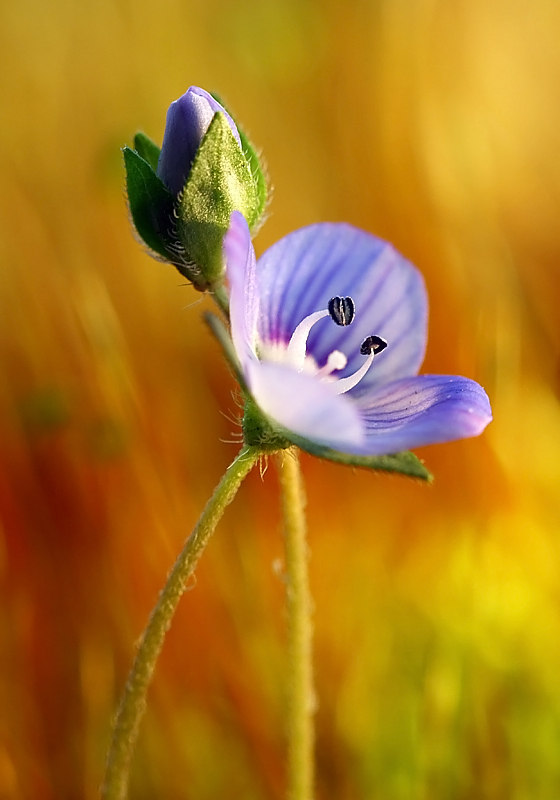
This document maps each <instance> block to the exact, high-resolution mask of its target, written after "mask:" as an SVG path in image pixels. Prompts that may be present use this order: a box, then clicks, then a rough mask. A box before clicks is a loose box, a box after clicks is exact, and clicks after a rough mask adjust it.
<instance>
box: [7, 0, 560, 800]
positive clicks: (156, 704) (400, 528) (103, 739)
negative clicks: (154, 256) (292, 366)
mask: <svg viewBox="0 0 560 800" xmlns="http://www.w3.org/2000/svg"><path fill="white" fill-rule="evenodd" d="M559 33H560V6H559V5H558V3H557V2H556V0H508V2H505V0H494V2H491V3H489V2H486V0H468V1H467V0H454V1H453V2H445V1H444V0H440V2H437V0H349V2H341V0H159V2H158V3H157V4H156V6H154V5H153V4H150V3H148V2H145V0H137V2H135V3H132V2H129V1H128V0H85V1H84V2H82V3H80V4H77V3H73V2H70V0H47V2H44V0H18V1H17V2H16V0H6V1H5V2H4V3H3V4H2V7H1V10H0V67H1V70H2V76H3V77H2V82H1V85H0V120H1V126H0V146H1V153H2V161H3V164H2V169H1V170H0V172H1V177H0V183H1V187H2V188H1V194H0V353H1V367H0V369H1V372H0V436H1V450H0V518H1V527H0V576H1V578H0V580H1V603H0V798H1V800H51V798H52V800H54V798H57V800H62V799H65V800H74V799H76V800H79V799H81V798H84V800H94V798H96V797H97V791H98V786H99V784H100V782H101V777H102V772H103V762H104V753H105V750H106V747H107V744H108V741H109V735H110V721H111V717H112V714H113V711H114V709H115V707H116V703H117V700H118V697H119V695H120V692H121V690H122V688H123V685H124V681H125V678H126V674H127V671H128V668H129V666H130V663H131V659H132V656H133V653H134V644H135V642H136V640H137V638H138V636H139V635H140V632H141V630H142V628H143V626H144V623H145V621H146V618H147V615H148V613H149V610H150V608H151V607H152V605H153V603H154V601H155V599H156V597H157V593H158V591H159V589H160V588H161V586H162V584H163V581H164V579H165V576H166V574H167V571H168V569H169V568H170V566H171V564H172V562H173V560H174V558H175V556H176V554H177V553H178V551H179V549H180V546H181V544H182V541H183V539H184V538H185V537H186V535H187V534H188V533H189V531H190V529H191V528H192V526H193V525H194V523H195V521H196V519H197V517H198V514H199V513H200V511H201V509H202V507H203V505H204V503H205V502H206V499H207V498H208V496H209V495H210V493H211V491H212V490H213V488H214V486H215V484H216V483H217V481H218V479H219V477H220V476H221V474H222V473H223V471H224V469H225V467H226V466H227V464H228V463H229V462H230V461H231V460H232V459H233V457H234V455H235V453H236V452H237V445H236V444H234V443H231V442H232V440H235V439H236V434H237V433H238V432H239V427H238V423H237V422H236V418H237V417H238V415H239V408H238V405H237V403H236V398H235V391H234V390H235V386H234V382H233V380H232V378H231V376H230V374H229V372H228V369H227V367H226V366H225V365H224V363H223V360H222V357H221V354H220V352H219V348H218V346H217V344H216V343H215V342H214V341H213V340H212V338H211V336H210V334H209V332H208V331H207V329H206V328H205V326H204V324H203V323H202V321H201V313H202V311H203V310H204V308H206V307H208V301H207V300H205V299H203V298H202V297H201V296H200V295H198V294H197V293H196V292H194V291H193V290H192V289H191V288H190V287H188V286H185V285H184V281H183V279H182V278H181V276H180V275H179V274H178V273H177V272H176V271H175V270H174V269H173V268H172V267H170V266H166V265H163V264H160V263H157V262H155V261H153V260H151V259H150V258H149V257H148V256H147V255H146V253H145V252H144V251H143V249H142V247H141V246H140V245H139V244H138V243H137V242H136V241H135V240H134V237H133V235H132V232H131V227H130V225H129V221H128V218H127V210H126V203H125V198H124V191H123V189H124V171H123V165H122V158H121V153H120V148H121V146H122V145H124V144H125V143H131V141H132V136H133V134H134V133H135V132H136V131H137V130H138V129H142V130H144V131H145V132H146V133H147V134H148V135H150V136H151V137H152V138H154V139H155V140H156V141H158V142H160V143H161V138H162V135H163V128H164V122H165V113H166V110H167V107H168V105H169V103H170V102H171V101H172V100H174V99H175V98H177V97H178V96H179V95H180V94H182V93H183V92H184V91H185V90H186V89H187V87H188V86H189V85H191V84H197V85H200V86H203V87H205V88H206V89H208V90H211V91H215V92H217V93H219V94H220V95H221V96H222V97H223V98H224V100H225V102H226V104H227V105H228V106H229V107H230V109H231V110H232V112H233V113H234V114H235V116H236V117H237V119H238V120H239V121H240V123H241V124H242V125H243V126H244V127H245V128H246V130H247V131H248V132H249V134H250V135H251V137H252V139H253V141H254V142H255V143H256V144H257V145H258V146H259V147H260V148H262V151H263V153H264V155H265V158H266V160H267V162H268V168H269V173H270V178H271V181H272V183H273V185H274V187H275V194H274V198H273V202H272V205H271V209H270V212H271V213H270V218H269V220H268V222H267V223H266V225H265V227H264V228H263V230H262V232H261V233H260V234H259V236H258V238H257V240H256V243H255V244H256V248H257V251H258V252H262V251H263V250H264V249H265V248H266V247H267V246H268V245H269V244H271V243H272V242H274V241H275V240H277V239H278V238H279V237H280V236H282V235H284V234H285V233H287V232H289V231H291V230H293V229H294V228H297V227H300V226H302V225H306V224H308V223H311V222H315V221H319V220H346V221H348V222H351V223H354V224H355V225H358V226H361V227H363V228H365V229H367V230H368V231H371V232H373V233H375V234H377V235H380V236H382V237H384V238H387V239H389V240H391V241H393V242H394V243H395V244H396V246H397V247H398V248H399V249H400V250H401V251H402V252H403V253H404V254H405V255H406V256H407V257H408V258H410V259H411V260H412V261H413V262H415V263H416V264H417V265H418V266H419V267H420V269H421V270H422V272H423V273H424V275H425V277H426V281H427V284H428V289H429V292H430V302H431V317H430V340H429V347H428V355H427V360H426V363H425V366H424V370H425V371H433V372H442V373H454V374H463V375H466V376H468V377H471V378H474V379H475V380H477V381H479V382H480V383H481V384H483V385H484V386H485V388H486V389H487V391H488V393H489V395H490V398H491V401H492V405H493V409H494V415H495V421H494V422H493V423H492V425H491V426H490V427H489V428H488V429H487V431H486V432H485V433H484V434H483V435H482V436H481V437H480V438H479V439H475V440H469V441H464V442H459V443H452V444H447V445H442V446H436V447H431V448H425V449H424V450H422V451H419V455H420V456H421V457H422V458H423V459H424V460H425V461H426V463H427V465H428V466H429V468H430V469H431V470H432V471H433V472H434V473H435V476H436V481H435V483H434V484H433V486H431V487H426V486H424V485H421V484H416V483H414V482H410V481H407V480H405V479H401V478H398V477H390V476H385V475H376V474H369V473H365V472H359V471H352V470H347V469H344V468H342V467H337V466H335V465H333V464H328V463H325V462H320V461H317V460H313V459H311V458H309V457H304V459H303V467H304V472H305V477H306V481H307V490H308V514H309V528H310V540H311V548H312V558H311V581H312V588H313V592H314V597H315V603H316V610H315V629H316V638H315V656H316V682H317V692H318V712H317V764H318V779H317V780H318V787H317V795H318V798H319V800H331V799H332V800H334V799H335V798H336V800H408V799H409V798H414V800H449V798H457V799H460V800H466V799H467V798H472V799H473V800H474V799H475V798H476V800H480V799H481V798H482V799H486V798H488V800H498V799H499V798H508V800H509V799H510V798H511V799H514V800H518V799H519V800H521V799H522V798H531V800H541V799H544V798H557V797H558V796H560V758H559V743H560V616H559V605H560V552H559V515H560V491H559V479H560V406H559V378H560V372H559V356H560V324H559V319H560V317H559V313H558V306H559V303H560V281H559V265H560V234H559V230H560V228H559V223H558V217H559V210H560V204H559V201H560V161H559V158H558V153H559V151H560V133H559V131H560V125H559V123H560V112H559V110H558V96H559V91H560V50H559V48H558V39H559ZM232 393H233V394H232ZM282 558H283V547H282V535H281V522H280V515H279V503H278V489H277V475H276V471H275V468H274V465H273V464H272V463H271V465H270V468H269V469H268V471H267V472H266V474H265V475H264V477H263V478H261V476H260V475H259V473H258V471H255V473H254V474H252V475H251V476H250V477H249V479H248V480H247V481H246V483H245V485H244V486H243V487H242V489H241V491H240V493H239V495H238V497H237V498H236V500H235V502H234V504H233V506H232V507H231V508H230V509H229V510H228V512H227V514H226V516H225V518H224V520H223V522H222V524H221V525H220V527H219V529H218V531H217V533H216V536H215V537H214V539H213V540H212V542H211V545H210V546H209V548H208V550H207V551H206V553H205V555H204V557H203V560H202V562H201V565H200V567H199V569H198V570H197V574H196V584H195V583H194V582H193V586H192V591H190V592H188V593H187V594H186V595H185V597H184V598H183V600H182V602H181V605H180V609H179V612H178V614H177V617H176V620H175V623H174V626H173V629H172V631H171V633H170V634H169V637H168V640H167V642H166V645H165V649H164V653H163V655H162V659H161V662H160V664H159V666H158V670H157V675H156V678H155V681H154V684H153V687H152V690H151V693H150V697H149V707H148V712H147V715H146V717H145V721H144V724H143V728H142V733H141V739H140V744H139V749H138V752H137V755H136V759H135V762H134V774H133V785H132V792H131V798H132V800H148V798H156V797H158V798H172V799H173V800H175V798H176V799H177V800H194V799H195V798H196V800H214V799H215V798H227V799H228V800H230V799H231V800H261V799H262V800H265V799H266V800H280V798H282V797H283V796H284V786H285V769H284V753H285V731H284V727H283V719H284V708H285V650H284V647H285V619H284V611H283V583H282V579H281V575H282V569H283V567H282Z"/></svg>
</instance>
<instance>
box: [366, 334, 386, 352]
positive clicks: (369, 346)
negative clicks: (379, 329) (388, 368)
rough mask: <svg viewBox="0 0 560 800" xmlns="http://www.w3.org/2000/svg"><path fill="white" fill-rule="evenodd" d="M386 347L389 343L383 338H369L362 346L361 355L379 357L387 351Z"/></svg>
mask: <svg viewBox="0 0 560 800" xmlns="http://www.w3.org/2000/svg"><path fill="white" fill-rule="evenodd" d="M386 347H387V342H386V341H385V339H382V338H381V336H368V337H366V338H365V339H364V341H363V342H362V344H361V345H360V353H361V354H362V355H363V356H368V355H369V354H370V353H374V354H375V355H377V354H378V353H381V351H382V350H385V348H386Z"/></svg>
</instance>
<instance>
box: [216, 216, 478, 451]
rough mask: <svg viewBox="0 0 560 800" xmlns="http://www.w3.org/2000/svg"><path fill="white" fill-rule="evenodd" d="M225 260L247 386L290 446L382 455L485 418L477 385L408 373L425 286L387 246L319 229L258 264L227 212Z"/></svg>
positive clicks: (416, 350)
mask: <svg viewBox="0 0 560 800" xmlns="http://www.w3.org/2000/svg"><path fill="white" fill-rule="evenodd" d="M224 255H225V261H226V277H227V281H228V283H229V288H230V315H231V333H232V339H233V345H234V348H235V351H236V354H237V357H238V359H239V363H240V366H241V370H242V373H243V377H244V381H245V383H246V386H247V389H248V391H249V392H250V394H251V396H252V398H253V400H254V401H255V403H256V405H257V406H258V407H259V408H260V410H261V411H262V412H263V413H264V415H265V416H266V417H267V418H268V420H269V421H270V422H271V423H272V426H273V427H274V429H276V430H278V432H279V433H281V434H283V435H285V436H286V438H287V439H288V440H290V441H292V442H295V443H297V444H300V445H301V446H302V447H304V449H306V448H305V444H306V442H307V443H311V444H315V445H320V446H322V447H326V448H332V449H333V450H338V451H341V452H344V453H350V454H354V455H358V456H378V455H388V454H392V453H398V452H401V451H403V450H408V449H410V448H415V447H420V446H422V445H427V444H433V443H437V442H447V441H451V440H454V439H461V438H465V437H469V436H477V435H478V434H480V433H481V432H482V431H483V430H484V428H485V427H486V425H487V424H488V423H489V422H490V420H491V419H492V412H491V409H490V403H489V400H488V397H487V395H486V393H485V391H484V390H483V389H482V387H481V386H479V385H478V384H477V383H475V382H474V381H472V380H469V379H468V378H462V377H457V376H450V375H418V374H417V373H418V370H419V369H420V366H421V364H422V361H423V359H424V353H425V348H426V337H427V319H428V310H427V308H428V307H427V296H426V289H425V286H424V281H423V278H422V276H421V274H420V273H419V271H418V270H417V269H416V268H415V267H414V266H413V265H412V264H411V263H410V262H408V261H406V259H404V258H403V256H401V255H400V254H399V253H398V252H397V251H396V250H395V249H394V248H393V247H392V246H391V245H390V244H387V243H386V242H384V241H382V240H381V239H378V238H376V237H375V236H372V235H371V234H369V233H366V232H364V231H361V230H358V229H357V228H354V227H352V226H351V225H346V224H340V223H322V224H317V225H310V226H308V227H306V228H302V229H301V230H298V231H295V232H293V233H291V234H289V235H288V236H285V237H284V238H283V239H281V240H280V241H279V242H277V243H276V244H275V245H273V246H272V247H271V248H270V249H269V250H267V251H266V252H265V253H264V255H263V256H262V257H261V258H260V259H259V261H258V263H257V261H256V258H255V252H254V249H253V246H252V244H251V239H250V235H249V229H248V226H247V223H246V221H245V219H244V217H243V216H242V215H241V214H240V213H239V212H234V213H233V214H232V215H231V223H230V227H229V230H228V232H227V234H226V236H225V238H224ZM310 449H312V448H310Z"/></svg>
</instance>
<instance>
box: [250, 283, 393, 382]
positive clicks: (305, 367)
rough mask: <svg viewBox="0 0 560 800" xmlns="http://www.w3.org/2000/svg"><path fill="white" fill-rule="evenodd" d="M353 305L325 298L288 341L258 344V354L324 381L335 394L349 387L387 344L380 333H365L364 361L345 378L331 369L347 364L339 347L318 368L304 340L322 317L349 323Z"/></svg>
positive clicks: (361, 351) (350, 302)
mask: <svg viewBox="0 0 560 800" xmlns="http://www.w3.org/2000/svg"><path fill="white" fill-rule="evenodd" d="M354 314H355V307H354V301H353V300H352V298H351V297H333V298H331V300H329V303H328V308H325V309H323V310H322V311H314V312H313V313H312V314H309V316H307V317H305V319H303V320H302V321H301V322H300V323H299V325H298V326H297V328H296V329H295V331H294V332H293V334H292V336H291V339H290V341H289V342H288V344H284V343H283V342H275V343H269V344H261V345H259V356H260V357H261V358H264V359H265V360H268V361H278V362H281V363H283V364H289V365H290V366H292V367H293V368H294V369H296V370H297V371H298V372H306V373H309V374H311V375H315V376H316V377H317V378H319V379H320V380H322V381H328V382H329V383H330V384H331V385H332V388H333V390H334V391H335V392H336V394H344V392H348V391H349V390H350V389H353V388H354V386H356V385H357V384H358V383H359V382H360V381H361V380H362V378H363V377H364V375H365V374H366V373H367V371H368V370H369V368H370V367H371V365H372V364H373V359H374V357H375V355H376V354H377V353H380V352H381V351H382V350H384V349H385V348H386V347H387V342H386V341H385V339H382V338H381V337H380V336H368V337H367V338H366V339H365V340H364V341H363V342H362V345H361V347H360V353H361V354H362V355H364V356H366V355H367V360H366V361H365V362H364V363H363V364H362V366H361V367H360V368H359V369H358V370H356V372H354V374H353V375H348V377H346V378H338V379H337V378H336V377H335V376H333V374H332V373H333V372H338V371H339V370H341V369H344V367H345V366H346V364H347V363H348V359H347V357H346V356H345V355H344V353H341V352H340V350H333V351H332V353H330V354H329V356H328V358H327V361H326V363H325V364H324V365H323V366H322V367H319V366H318V364H317V363H316V361H315V359H314V358H313V356H311V355H308V354H307V340H308V338H309V334H310V332H311V329H312V328H313V326H314V325H315V324H316V323H317V322H319V320H321V319H325V317H330V318H331V319H332V320H333V322H335V323H336V324H337V325H343V326H346V325H350V324H351V323H352V321H353V319H354Z"/></svg>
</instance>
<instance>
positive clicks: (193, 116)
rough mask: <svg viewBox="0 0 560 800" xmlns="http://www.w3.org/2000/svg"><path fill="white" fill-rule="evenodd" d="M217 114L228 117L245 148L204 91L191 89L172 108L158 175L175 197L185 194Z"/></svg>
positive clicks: (210, 97) (215, 101)
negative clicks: (196, 158) (197, 153)
mask: <svg viewBox="0 0 560 800" xmlns="http://www.w3.org/2000/svg"><path fill="white" fill-rule="evenodd" d="M216 111H221V112H222V114H224V115H225V117H226V119H227V121H228V123H229V125H230V128H231V130H232V133H233V135H234V136H235V138H236V139H237V141H238V143H239V146H240V147H241V140H240V138H239V133H238V131H237V127H236V125H235V122H234V121H233V119H232V118H231V117H230V115H229V114H228V113H227V111H226V110H225V109H224V108H223V106H221V105H220V104H219V103H218V101H217V100H214V98H213V97H212V95H211V94H208V92H205V91H204V89H199V88H198V86H191V87H190V89H187V91H186V92H185V94H184V95H182V96H181V97H180V98H179V99H178V100H175V101H174V102H173V103H171V105H170V106H169V109H168V111H167V120H166V123H165V133H164V135H163V145H162V147H161V153H160V156H159V161H158V168H157V174H158V176H159V177H160V178H161V179H162V181H163V182H164V183H165V185H166V186H167V188H168V189H169V191H170V192H172V193H173V194H174V195H178V194H179V192H181V191H182V190H183V187H184V186H185V183H186V180H187V177H188V174H189V172H190V169H191V166H192V163H193V161H194V157H195V155H196V152H197V150H198V148H199V147H200V143H201V141H202V139H203V137H204V134H205V133H206V131H207V130H208V126H209V125H210V123H211V121H212V117H213V116H214V114H215V113H216Z"/></svg>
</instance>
